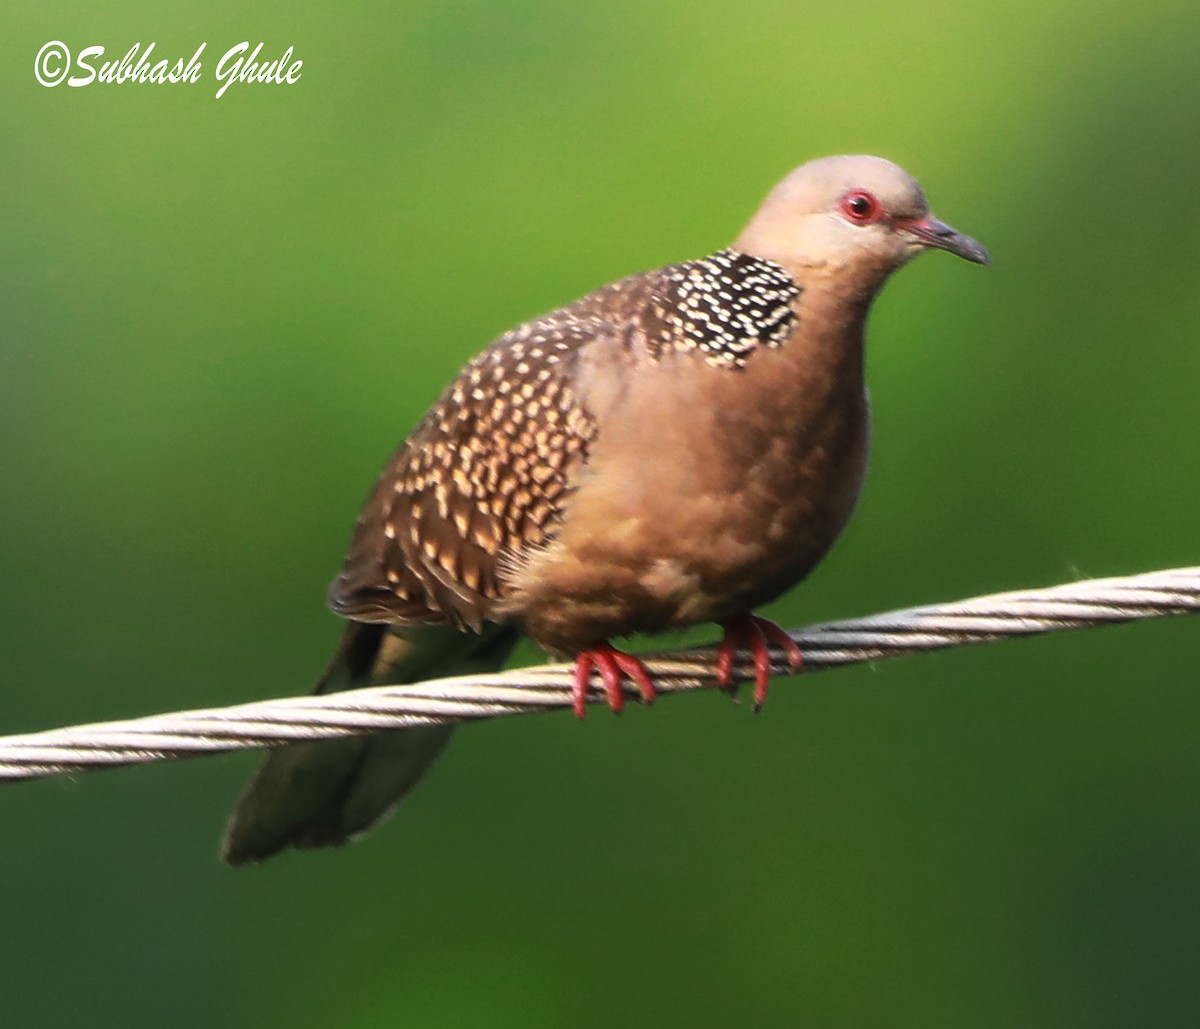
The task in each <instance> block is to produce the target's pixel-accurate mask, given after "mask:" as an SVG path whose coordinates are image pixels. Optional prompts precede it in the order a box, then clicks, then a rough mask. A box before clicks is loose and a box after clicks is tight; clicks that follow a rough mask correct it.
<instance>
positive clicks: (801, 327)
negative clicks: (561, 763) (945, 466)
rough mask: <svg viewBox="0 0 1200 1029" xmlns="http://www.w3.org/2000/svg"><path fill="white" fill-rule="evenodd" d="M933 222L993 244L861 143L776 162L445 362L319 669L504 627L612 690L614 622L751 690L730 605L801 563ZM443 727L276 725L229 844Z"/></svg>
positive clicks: (479, 647)
mask: <svg viewBox="0 0 1200 1029" xmlns="http://www.w3.org/2000/svg"><path fill="white" fill-rule="evenodd" d="M929 248H937V249H941V250H947V251H949V252H950V253H953V254H957V255H958V256H960V257H963V258H965V259H966V260H968V261H973V262H975V263H977V264H986V263H987V253H986V251H985V250H984V249H983V247H982V246H980V245H979V244H978V243H976V242H975V241H974V240H972V239H970V238H968V237H966V236H964V235H961V234H960V233H958V232H956V231H955V230H954V229H952V228H950V227H949V226H947V225H944V224H943V223H942V222H940V221H937V220H936V219H935V218H933V216H932V215H931V214H930V213H929V208H928V205H927V204H926V201H925V196H924V194H923V193H922V191H921V188H920V186H919V185H918V184H917V182H916V181H915V180H914V179H913V178H912V177H911V176H909V175H908V174H907V173H905V172H904V171H903V170H902V169H900V168H898V167H897V166H896V165H894V164H892V163H890V162H889V161H885V160H883V159H881V158H878V157H830V158H825V159H823V160H818V161H813V162H811V163H810V164H806V165H804V166H803V167H801V168H799V169H797V170H796V171H794V172H792V173H791V174H790V175H789V176H788V177H787V178H785V179H784V180H783V181H782V182H781V183H780V184H779V185H778V186H777V187H776V188H775V189H774V191H772V192H771V194H770V195H769V196H768V197H767V199H766V201H765V202H764V203H763V205H762V207H761V208H760V209H759V211H758V213H757V214H755V215H754V217H753V218H752V219H751V221H750V224H749V225H748V226H747V227H746V228H745V230H744V231H743V232H742V234H741V235H740V236H739V237H738V239H737V241H736V242H735V243H734V245H733V246H732V247H727V248H726V249H724V250H718V251H717V252H716V253H714V254H710V255H709V256H707V257H702V258H700V259H698V260H693V261H684V262H682V263H680V264H675V265H670V266H669V267H666V268H660V269H657V270H655V271H650V272H645V273H643V274H641V275H635V276H632V277H631V278H627V279H622V280H621V281H619V282H616V283H614V284H612V285H610V286H606V287H604V288H603V289H599V290H597V291H596V292H594V293H589V294H588V295H587V296H585V297H583V298H582V299H580V300H577V301H575V303H573V304H569V305H567V306H566V307H562V308H559V309H558V310H557V311H554V312H552V313H550V314H548V315H545V316H543V317H541V318H537V319H535V320H533V321H530V322H527V323H525V324H524V325H521V326H518V327H517V328H515V329H512V330H510V331H509V332H506V333H504V335H502V336H500V337H499V338H498V339H497V340H496V341H495V342H493V343H492V344H491V345H490V346H489V347H488V348H487V349H486V350H484V351H483V352H482V353H481V354H480V355H479V356H478V357H476V358H475V359H474V360H473V361H471V363H470V364H468V365H467V366H466V368H464V369H463V371H462V372H461V374H460V375H459V376H458V378H457V379H456V380H455V381H454V382H453V383H452V384H451V385H450V387H449V388H448V389H447V390H446V391H445V393H443V394H442V396H441V398H440V399H439V400H438V401H437V403H436V404H434V406H433V408H432V409H431V410H430V411H429V412H428V413H427V414H426V416H425V417H424V419H423V420H422V421H421V423H420V424H419V425H418V426H417V428H416V429H415V431H414V432H413V433H412V435H411V436H409V438H408V439H407V441H406V442H405V443H404V444H403V445H402V446H401V447H400V449H399V451H398V452H397V453H396V454H395V456H394V457H393V458H392V460H391V462H390V463H389V464H388V466H387V467H386V468H385V470H384V472H383V474H382V475H381V476H380V478H379V481H378V482H377V484H376V486H375V489H374V492H373V493H372V494H371V496H370V498H369V499H368V501H367V504H366V507H365V508H364V510H363V513H362V515H361V517H360V518H359V520H358V524H357V526H356V528H355V530H354V536H353V540H352V542H351V545H350V551H349V553H348V555H347V557H346V560H345V565H344V567H343V569H342V572H341V574H340V575H339V576H338V577H337V579H336V580H335V581H334V583H333V585H332V587H331V589H330V592H329V602H330V606H331V607H332V608H333V610H334V611H335V612H337V614H339V615H341V616H343V617H344V618H346V619H348V620H349V625H348V627H347V629H346V632H345V635H344V638H343V640H342V644H341V646H340V648H339V650H338V652H337V654H336V655H335V656H334V658H333V661H332V663H331V664H330V666H329V668H328V670H327V671H326V673H325V676H324V677H323V678H322V680H321V682H320V684H319V685H318V687H317V689H318V692H323V691H328V690H335V689H352V688H356V687H362V686H367V685H372V684H376V683H382V682H393V683H400V682H412V681H416V680H420V679H424V678H431V677H435V676H442V675H449V674H460V673H465V672H474V671H484V670H491V669H494V668H496V667H499V665H500V664H501V663H502V662H503V661H504V659H505V658H506V657H507V655H508V653H509V651H510V650H511V648H512V646H513V643H514V641H515V639H516V637H517V634H518V632H524V633H526V634H528V635H529V636H530V637H532V638H533V639H534V640H535V641H536V642H537V643H539V644H540V645H541V646H542V647H543V648H544V649H546V650H547V651H549V652H550V653H552V654H555V655H559V656H566V657H571V658H574V659H575V661H576V677H575V683H576V689H575V699H576V709H577V712H578V713H580V714H582V711H583V705H584V703H585V700H586V696H587V692H588V691H589V689H590V688H591V679H592V673H593V672H596V673H599V674H598V676H597V677H598V679H599V680H600V683H601V685H602V686H603V689H604V694H605V697H606V699H607V701H608V703H609V704H610V706H611V707H612V708H614V709H615V710H620V708H621V705H622V702H623V697H624V685H625V683H626V682H628V683H630V684H631V685H633V686H636V687H637V689H638V690H639V692H640V694H641V696H642V698H643V699H644V700H646V701H649V700H652V699H653V695H654V687H653V683H652V681H651V680H650V677H649V676H648V675H647V673H646V670H645V669H644V667H643V666H642V665H641V663H640V662H639V661H638V660H637V659H636V658H633V657H631V656H630V655H627V654H624V653H622V652H621V651H618V650H616V649H614V648H613V647H612V646H611V644H610V643H609V640H611V639H612V638H614V637H619V636H626V635H629V634H631V633H653V632H657V631H660V630H665V629H670V628H674V627H678V626H687V625H693V624H696V623H700V622H717V623H720V624H722V625H723V626H724V628H725V640H724V642H723V643H722V646H721V649H720V651H719V656H718V671H719V675H720V678H721V679H722V681H724V682H725V683H728V682H729V680H730V673H731V666H732V661H733V657H734V654H735V652H736V651H737V650H739V649H747V650H748V651H749V652H750V654H751V656H752V658H753V659H754V665H755V678H756V686H755V700H756V702H757V703H761V701H762V699H763V696H764V695H765V690H766V685H767V677H768V675H769V671H770V663H769V657H768V645H769V644H770V643H771V642H775V643H779V644H781V645H783V646H785V647H787V648H788V653H789V655H790V656H791V659H792V661H793V663H795V662H797V661H799V660H800V655H799V653H798V651H796V650H795V645H794V644H792V643H791V641H790V640H789V639H788V638H787V637H786V636H784V635H783V634H782V632H781V631H780V630H778V629H777V628H776V627H775V626H774V625H772V624H771V623H769V622H767V621H765V620H764V619H760V618H757V617H755V616H753V615H752V614H751V612H752V611H753V610H754V609H755V608H757V607H758V606H759V605H761V604H765V603H766V602H768V601H770V600H772V599H774V598H775V597H778V596H779V595H780V594H782V593H783V592H784V591H786V590H787V589H789V588H790V587H792V586H793V585H795V584H796V583H798V582H799V581H800V580H801V579H803V578H804V577H805V576H806V575H807V574H808V573H809V572H810V571H811V570H812V568H813V567H814V566H815V565H816V564H817V562H818V561H819V560H820V559H821V558H822V556H823V555H824V554H825V553H826V551H828V549H829V548H830V546H831V545H832V544H833V542H834V540H835V538H836V537H837V535H838V533H839V532H840V531H841V529H842V528H843V526H844V525H845V524H846V521H847V519H848V518H849V517H850V514H851V511H852V509H853V507H854V504H855V501H856V499H857V496H858V492H859V487H860V486H861V483H862V480H863V474H864V471H865V469H866V463H867V449H868V437H869V410H868V406H867V397H866V393H865V391H864V387H863V329H864V323H865V322H866V318H867V311H868V309H869V307H870V304H871V301H872V300H873V299H874V297H875V295H876V293H878V291H879V289H880V287H881V286H882V285H883V283H884V281H885V280H886V279H887V277H888V275H889V274H890V273H891V272H893V271H895V270H896V269H897V268H899V267H900V266H901V265H902V264H904V263H905V262H907V261H909V260H910V259H911V258H913V257H915V256H916V255H917V254H919V253H921V252H922V251H924V250H927V249H929ZM450 732H451V728H450V727H448V726H432V727H428V728H419V729H409V730H404V731H401V732H396V733H391V734H385V735H382V736H376V737H372V738H369V739H346V740H337V741H331V742H323V743H310V744H301V745H299V746H294V747H289V748H287V749H284V750H280V751H276V752H275V753H273V754H272V755H270V757H269V758H268V760H267V761H266V762H265V764H264V766H263V767H262V768H261V769H260V771H259V773H258V774H257V775H256V777H255V778H254V779H253V780H252V782H251V784H250V785H249V787H248V788H247V790H246V792H245V793H244V794H243V796H242V798H241V800H240V801H239V803H238V806H237V808H236V810H235V811H234V814H233V817H232V819H231V821H230V825H229V828H228V831H227V834H226V838H225V846H224V856H225V858H226V860H228V861H230V862H231V863H233V864H241V863H244V862H247V861H256V860H262V859H264V858H266V857H269V856H271V855H272V854H274V853H276V852H277V851H279V850H281V849H283V848H285V847H287V846H296V847H317V846H326V845H340V844H342V843H345V842H346V841H347V840H348V839H351V838H353V837H354V836H356V835H358V834H360V833H362V832H365V831H366V830H367V829H369V828H370V827H372V826H373V825H374V824H375V823H376V822H378V821H379V820H380V819H381V818H382V817H383V816H384V815H385V814H387V813H388V812H389V811H390V810H391V809H392V808H393V807H394V805H395V804H396V802H397V801H398V800H399V799H400V798H401V797H402V796H403V795H404V794H405V793H406V792H407V791H408V790H409V789H410V788H411V787H412V786H413V785H414V784H415V783H416V782H417V780H418V779H419V778H420V776H421V775H422V773H423V772H424V771H425V769H426V768H427V767H428V765H429V764H431V763H432V761H433V760H434V759H435V758H436V757H437V755H438V754H439V752H440V751H441V749H442V747H443V746H444V745H445V743H446V741H447V739H448V738H449V735H450Z"/></svg>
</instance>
